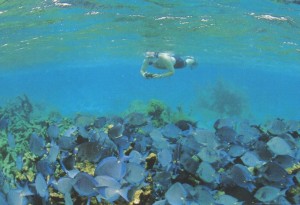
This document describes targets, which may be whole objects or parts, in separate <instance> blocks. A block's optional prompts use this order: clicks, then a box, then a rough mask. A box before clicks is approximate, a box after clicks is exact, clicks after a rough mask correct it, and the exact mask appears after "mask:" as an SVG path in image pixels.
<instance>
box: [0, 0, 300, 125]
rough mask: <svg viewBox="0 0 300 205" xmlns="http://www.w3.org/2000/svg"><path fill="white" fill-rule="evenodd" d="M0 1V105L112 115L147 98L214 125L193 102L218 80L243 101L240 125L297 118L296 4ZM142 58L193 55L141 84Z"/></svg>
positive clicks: (299, 99) (299, 40)
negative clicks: (245, 120)
mask: <svg viewBox="0 0 300 205" xmlns="http://www.w3.org/2000/svg"><path fill="white" fill-rule="evenodd" d="M0 3H1V7H0V17H1V23H0V30H1V32H0V39H1V41H0V48H1V50H0V67H1V70H0V72H1V81H0V87H1V102H5V101H7V99H11V98H13V97H16V96H18V95H21V94H27V95H28V96H29V97H30V98H31V99H33V100H34V101H36V102H39V103H46V104H48V106H53V107H56V108H57V109H59V110H60V111H61V112H63V113H72V112H74V111H79V112H85V111H86V112H96V111H97V112H112V111H116V112H120V111H123V110H124V109H126V108H127V107H128V106H129V105H130V104H131V102H132V101H135V100H141V101H145V102H147V101H148V100H149V99H153V98H154V99H159V100H161V101H163V102H165V103H166V104H167V105H169V106H171V107H177V106H182V107H184V109H185V110H192V112H193V115H194V117H195V118H198V119H199V118H200V119H202V118H207V117H208V118H210V117H214V118H215V117H219V115H218V114H216V115H213V116H203V114H201V113H203V112H202V110H201V109H202V107H201V106H199V104H198V103H197V101H198V100H199V98H203V96H202V94H201V91H203V90H207V89H208V87H209V86H210V87H212V86H213V85H214V84H216V81H218V80H221V81H222V82H224V86H230V87H231V88H236V90H237V91H238V92H240V93H242V95H243V96H245V97H246V98H247V100H246V101H247V102H246V103H247V111H246V112H247V113H248V114H247V116H246V117H249V116H251V117H252V118H254V119H256V120H265V119H267V118H272V117H282V118H288V119H298V118H299V116H300V111H299V109H297V105H298V104H299V102H300V95H299V94H298V93H299V90H298V88H299V87H300V80H299V79H300V75H299V70H300V67H299V62H300V58H299V55H300V45H299V44H300V38H299V34H300V28H299V23H300V14H299V13H300V12H299V10H300V7H299V5H297V4H284V3H280V2H275V1H255V2H251V4H250V3H248V2H247V1H233V0H232V1H201V2H199V1H189V2H188V3H184V2H183V1H172V2H169V1H154V0H153V1H126V2H123V1H113V2H111V1H83V0H78V1H43V2H40V1H28V2H27V1H26V3H21V2H18V1H1V2H0ZM264 15H269V16H271V17H273V19H270V18H267V17H264ZM148 50H155V51H172V52H174V53H178V54H181V55H193V56H195V57H196V58H197V59H198V61H199V66H198V68H197V69H195V70H189V69H186V70H180V71H177V72H176V74H175V75H174V76H172V77H171V78H168V79H159V80H145V79H143V78H142V77H141V76H140V75H139V69H140V65H141V63H142V60H143V54H144V52H146V51H148ZM199 93H200V94H199ZM199 95H200V96H199ZM208 100H209V99H208ZM249 113H250V114H249ZM200 116H202V117H200Z"/></svg>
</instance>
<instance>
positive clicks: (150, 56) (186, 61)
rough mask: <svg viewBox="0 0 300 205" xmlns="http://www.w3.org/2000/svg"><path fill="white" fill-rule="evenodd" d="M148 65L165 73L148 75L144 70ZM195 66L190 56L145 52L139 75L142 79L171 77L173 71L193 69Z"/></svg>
mask: <svg viewBox="0 0 300 205" xmlns="http://www.w3.org/2000/svg"><path fill="white" fill-rule="evenodd" d="M149 65H152V66H153V67H155V68H158V69H164V70H167V72H165V73H162V74H156V73H148V72H146V70H147V69H148V66H149ZM196 65H197V62H196V60H195V59H194V57H191V56H187V57H180V56H177V55H173V54H171V53H163V52H162V53H160V52H146V57H145V59H144V62H143V65H142V67H141V74H142V76H143V77H144V78H164V77H168V76H171V75H173V74H174V72H175V69H180V68H184V67H186V66H190V67H191V68H193V67H194V66H196Z"/></svg>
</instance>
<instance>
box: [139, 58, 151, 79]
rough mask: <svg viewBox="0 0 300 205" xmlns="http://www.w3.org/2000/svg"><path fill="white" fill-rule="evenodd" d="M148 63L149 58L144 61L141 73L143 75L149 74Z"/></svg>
mask: <svg viewBox="0 0 300 205" xmlns="http://www.w3.org/2000/svg"><path fill="white" fill-rule="evenodd" d="M148 65H149V59H147V58H146V59H145V60H144V62H143V65H142V67H141V71H140V72H141V75H142V76H143V77H146V74H147V72H146V70H147V69H148Z"/></svg>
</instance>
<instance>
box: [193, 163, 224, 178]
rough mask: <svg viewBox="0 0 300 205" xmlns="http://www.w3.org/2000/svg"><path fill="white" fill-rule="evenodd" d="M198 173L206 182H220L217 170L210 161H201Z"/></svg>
mask: <svg viewBox="0 0 300 205" xmlns="http://www.w3.org/2000/svg"><path fill="white" fill-rule="evenodd" d="M197 174H198V176H199V178H200V179H202V180H203V181H204V182H206V183H213V182H219V179H218V177H219V176H218V174H217V172H216V171H215V169H214V168H213V167H212V166H211V165H210V164H209V163H208V162H205V161H203V162H201V163H200V165H199V167H198V169H197Z"/></svg>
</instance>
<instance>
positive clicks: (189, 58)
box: [185, 56, 198, 69]
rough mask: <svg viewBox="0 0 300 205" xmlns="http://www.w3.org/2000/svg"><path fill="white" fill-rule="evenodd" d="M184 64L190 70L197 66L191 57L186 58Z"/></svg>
mask: <svg viewBox="0 0 300 205" xmlns="http://www.w3.org/2000/svg"><path fill="white" fill-rule="evenodd" d="M185 62H186V64H187V65H188V66H190V67H191V68H192V69H193V68H195V67H196V66H197V65H198V63H197V61H196V59H195V58H194V57H192V56H187V57H186V59H185Z"/></svg>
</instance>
